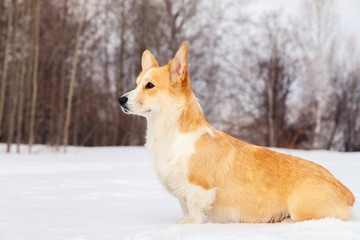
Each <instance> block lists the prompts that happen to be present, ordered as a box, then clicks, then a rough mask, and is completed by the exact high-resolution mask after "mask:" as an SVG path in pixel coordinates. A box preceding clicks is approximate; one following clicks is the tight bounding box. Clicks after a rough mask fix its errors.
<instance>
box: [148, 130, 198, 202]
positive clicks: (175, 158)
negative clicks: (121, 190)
mask: <svg viewBox="0 0 360 240" xmlns="http://www.w3.org/2000/svg"><path fill="white" fill-rule="evenodd" d="M200 136H201V134H200V133H199V132H198V131H197V132H192V133H186V134H182V133H177V132H176V133H174V134H169V135H167V136H156V135H149V136H148V138H147V143H146V147H147V148H148V149H149V150H150V152H151V153H152V155H153V161H154V162H153V164H154V168H155V171H156V173H157V175H158V177H159V180H160V181H161V183H162V184H163V185H164V187H165V188H166V189H167V190H168V191H169V192H170V193H172V194H173V195H175V196H176V197H178V198H184V197H185V189H186V186H187V185H188V180H187V162H188V160H189V158H190V157H191V155H193V154H194V153H195V143H196V141H197V140H198V138H199V137H200Z"/></svg>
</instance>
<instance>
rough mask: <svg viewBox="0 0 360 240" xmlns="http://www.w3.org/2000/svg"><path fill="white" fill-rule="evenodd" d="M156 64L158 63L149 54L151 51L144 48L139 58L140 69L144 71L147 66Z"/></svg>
mask: <svg viewBox="0 0 360 240" xmlns="http://www.w3.org/2000/svg"><path fill="white" fill-rule="evenodd" d="M158 66H159V64H158V63H157V61H156V59H155V58H154V56H153V55H152V54H151V52H150V51H149V50H145V51H144V52H143V55H142V59H141V67H142V70H143V71H144V70H148V69H149V68H152V67H158Z"/></svg>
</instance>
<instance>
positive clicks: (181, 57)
mask: <svg viewBox="0 0 360 240" xmlns="http://www.w3.org/2000/svg"><path fill="white" fill-rule="evenodd" d="M186 78H187V43H183V44H182V45H181V47H180V48H179V50H178V51H177V52H176V54H175V57H174V58H173V59H172V60H171V61H170V81H171V82H173V83H176V82H178V83H181V82H182V81H184V80H185V79H186Z"/></svg>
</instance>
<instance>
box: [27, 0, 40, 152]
mask: <svg viewBox="0 0 360 240" xmlns="http://www.w3.org/2000/svg"><path fill="white" fill-rule="evenodd" d="M34 32H35V34H34V42H33V46H32V47H33V51H34V70H33V77H32V82H33V92H32V99H31V114H30V129H29V130H30V133H29V153H31V150H32V145H33V142H34V135H35V110H36V98H37V92H38V83H37V80H38V69H39V41H40V40H39V39H40V0H36V2H35V22H34Z"/></svg>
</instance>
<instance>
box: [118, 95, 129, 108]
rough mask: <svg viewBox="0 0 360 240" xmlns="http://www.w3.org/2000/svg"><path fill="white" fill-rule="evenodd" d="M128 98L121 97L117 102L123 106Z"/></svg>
mask: <svg viewBox="0 0 360 240" xmlns="http://www.w3.org/2000/svg"><path fill="white" fill-rule="evenodd" d="M127 100H128V98H127V97H121V98H119V99H118V102H119V104H120V105H121V106H124V105H125V104H126V102H127Z"/></svg>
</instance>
